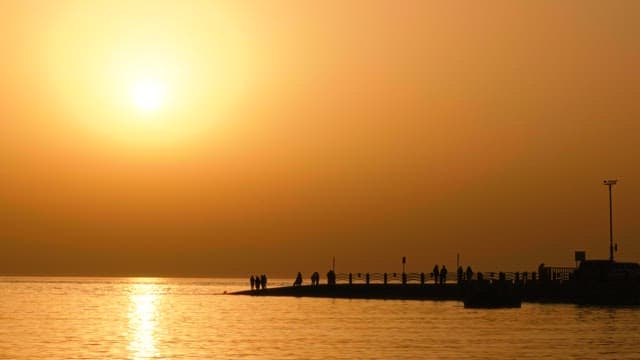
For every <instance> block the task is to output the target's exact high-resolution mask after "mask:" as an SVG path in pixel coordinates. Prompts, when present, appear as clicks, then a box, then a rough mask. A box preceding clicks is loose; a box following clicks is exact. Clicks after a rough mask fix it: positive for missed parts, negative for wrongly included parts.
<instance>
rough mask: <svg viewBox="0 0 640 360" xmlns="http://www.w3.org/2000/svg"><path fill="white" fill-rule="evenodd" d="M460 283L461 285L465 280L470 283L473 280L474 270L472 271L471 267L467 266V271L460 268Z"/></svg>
mask: <svg viewBox="0 0 640 360" xmlns="http://www.w3.org/2000/svg"><path fill="white" fill-rule="evenodd" d="M457 275H458V282H459V283H461V282H462V281H464V280H467V281H470V280H473V270H471V265H469V266H467V270H466V271H464V270H462V266H458V274H457Z"/></svg>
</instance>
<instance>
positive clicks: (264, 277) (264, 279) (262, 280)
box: [260, 274, 267, 289]
mask: <svg viewBox="0 0 640 360" xmlns="http://www.w3.org/2000/svg"><path fill="white" fill-rule="evenodd" d="M260 284H261V285H262V289H266V288H267V275H265V274H262V275H261V276H260Z"/></svg>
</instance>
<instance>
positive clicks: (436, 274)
mask: <svg viewBox="0 0 640 360" xmlns="http://www.w3.org/2000/svg"><path fill="white" fill-rule="evenodd" d="M431 276H433V280H434V283H435V284H438V281H440V269H439V268H438V264H436V266H434V267H433V272H431Z"/></svg>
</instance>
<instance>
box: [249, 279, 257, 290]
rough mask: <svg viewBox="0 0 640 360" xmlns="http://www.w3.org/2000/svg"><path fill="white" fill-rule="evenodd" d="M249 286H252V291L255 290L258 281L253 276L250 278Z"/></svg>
mask: <svg viewBox="0 0 640 360" xmlns="http://www.w3.org/2000/svg"><path fill="white" fill-rule="evenodd" d="M249 284H251V290H253V289H254V285H255V284H256V279H255V278H254V277H253V275H251V277H250V278H249Z"/></svg>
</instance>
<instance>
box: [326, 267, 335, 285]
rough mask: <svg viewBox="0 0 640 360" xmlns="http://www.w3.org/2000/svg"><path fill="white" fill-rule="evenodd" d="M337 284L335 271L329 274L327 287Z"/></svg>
mask: <svg viewBox="0 0 640 360" xmlns="http://www.w3.org/2000/svg"><path fill="white" fill-rule="evenodd" d="M335 284H336V273H335V272H334V271H333V270H329V271H328V272H327V285H335Z"/></svg>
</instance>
